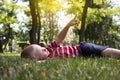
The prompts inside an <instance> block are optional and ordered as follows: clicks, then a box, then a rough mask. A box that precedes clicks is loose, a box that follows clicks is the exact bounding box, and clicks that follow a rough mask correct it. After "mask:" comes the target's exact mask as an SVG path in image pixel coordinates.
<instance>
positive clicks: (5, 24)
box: [0, 0, 120, 52]
mask: <svg viewBox="0 0 120 80" xmlns="http://www.w3.org/2000/svg"><path fill="white" fill-rule="evenodd" d="M10 1H12V2H10ZM10 1H8V0H2V1H0V5H1V6H2V7H0V16H1V18H0V26H1V39H0V46H1V48H0V51H1V52H2V49H3V48H4V49H5V48H6V46H7V45H8V44H9V43H10V42H12V40H14V41H16V42H17V41H29V42H30V43H31V44H34V43H35V44H41V42H44V43H46V44H47V43H49V42H50V41H52V40H53V39H54V38H55V36H56V35H57V34H58V32H59V31H60V29H61V26H60V25H58V20H59V19H60V17H61V16H60V15H59V14H58V13H63V15H65V16H67V15H71V16H75V15H76V16H77V18H78V20H79V22H80V23H79V24H78V25H76V26H75V27H72V28H71V30H70V31H69V32H70V34H68V36H69V38H68V39H69V40H70V42H69V41H68V39H66V40H65V41H64V42H63V44H71V45H74V44H77V43H78V42H80V41H87V42H92V43H96V44H102V45H108V46H110V47H115V48H119V47H120V46H119V40H120V37H119V35H120V33H119V30H120V29H119V24H118V21H116V18H118V19H119V16H120V13H119V12H120V8H119V6H118V7H113V4H112V2H111V1H108V0H100V1H98V0H50V1H49V0H22V1H23V2H22V3H25V2H27V4H26V5H27V6H21V5H17V3H19V0H10ZM22 13H24V14H23V15H25V16H26V19H25V18H24V16H23V15H19V17H20V16H21V17H22V16H23V18H22V20H21V21H19V17H18V14H22ZM21 17H20V18H21ZM59 21H60V20H59ZM61 24H62V21H61ZM62 25H63V24H62ZM14 26H15V27H14ZM63 27H64V25H63ZM73 37H74V38H75V39H72V38H73ZM2 44H3V45H2ZM16 45H17V44H16Z"/></svg>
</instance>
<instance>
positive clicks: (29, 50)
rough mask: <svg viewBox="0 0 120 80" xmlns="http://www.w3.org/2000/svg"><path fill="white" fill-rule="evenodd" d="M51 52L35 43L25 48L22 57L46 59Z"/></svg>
mask: <svg viewBox="0 0 120 80" xmlns="http://www.w3.org/2000/svg"><path fill="white" fill-rule="evenodd" d="M49 54H50V53H49V52H48V50H47V49H46V48H44V47H41V46H39V45H36V44H33V45H30V46H28V47H26V48H25V49H23V51H22V52H21V57H23V58H29V59H33V60H45V59H47V57H48V55H49Z"/></svg>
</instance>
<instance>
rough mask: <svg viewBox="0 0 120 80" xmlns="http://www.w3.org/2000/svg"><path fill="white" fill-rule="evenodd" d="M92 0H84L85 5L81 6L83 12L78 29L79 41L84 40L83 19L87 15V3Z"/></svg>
mask: <svg viewBox="0 0 120 80" xmlns="http://www.w3.org/2000/svg"><path fill="white" fill-rule="evenodd" d="M91 1H92V0H86V2H85V6H84V8H83V13H82V20H81V29H80V30H79V42H81V41H83V40H84V37H85V36H84V31H85V21H86V17H87V10H88V7H89V4H90V2H91Z"/></svg>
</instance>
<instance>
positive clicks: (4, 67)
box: [0, 53, 120, 80]
mask: <svg viewBox="0 0 120 80" xmlns="http://www.w3.org/2000/svg"><path fill="white" fill-rule="evenodd" d="M119 75H120V60H115V59H108V58H82V57H81V58H80V57H77V58H62V59H61V58H59V59H56V58H54V59H52V60H49V59H48V60H47V61H45V62H43V63H38V62H35V61H31V60H26V59H22V58H20V55H19V54H16V53H12V54H11V53H4V54H0V80H119V79H120V76H119Z"/></svg>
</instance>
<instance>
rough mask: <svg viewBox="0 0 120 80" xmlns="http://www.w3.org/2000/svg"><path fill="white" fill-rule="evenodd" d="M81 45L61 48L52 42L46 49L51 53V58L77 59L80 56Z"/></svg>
mask: <svg viewBox="0 0 120 80" xmlns="http://www.w3.org/2000/svg"><path fill="white" fill-rule="evenodd" d="M78 48H79V45H77V46H60V45H58V44H56V42H55V41H52V42H51V43H50V44H49V45H48V46H47V47H46V49H47V50H48V51H49V52H50V55H49V57H50V58H52V57H76V56H80V51H79V49H78Z"/></svg>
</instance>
